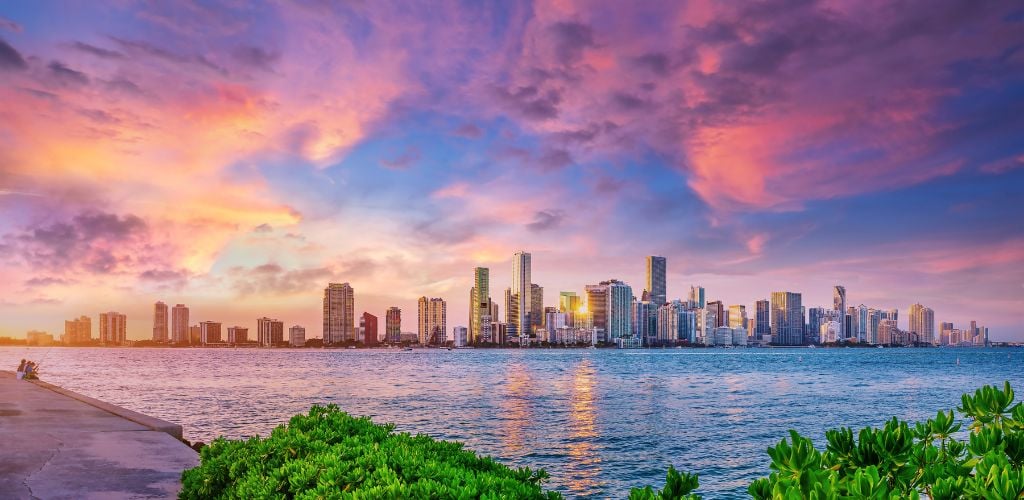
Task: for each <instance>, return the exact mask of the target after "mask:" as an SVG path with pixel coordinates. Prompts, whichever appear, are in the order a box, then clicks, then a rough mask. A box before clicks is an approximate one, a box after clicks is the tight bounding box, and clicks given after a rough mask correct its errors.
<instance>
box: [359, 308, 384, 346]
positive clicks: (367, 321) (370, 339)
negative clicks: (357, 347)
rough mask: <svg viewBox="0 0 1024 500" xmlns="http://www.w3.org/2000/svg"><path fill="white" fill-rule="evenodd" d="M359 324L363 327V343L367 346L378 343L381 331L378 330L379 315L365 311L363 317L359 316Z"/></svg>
mask: <svg viewBox="0 0 1024 500" xmlns="http://www.w3.org/2000/svg"><path fill="white" fill-rule="evenodd" d="M359 326H361V327H362V328H363V344H365V345H367V346H375V345H377V339H378V335H380V332H379V331H378V330H377V317H376V316H374V315H372V314H370V313H368V312H364V313H363V315H362V317H360V318H359Z"/></svg>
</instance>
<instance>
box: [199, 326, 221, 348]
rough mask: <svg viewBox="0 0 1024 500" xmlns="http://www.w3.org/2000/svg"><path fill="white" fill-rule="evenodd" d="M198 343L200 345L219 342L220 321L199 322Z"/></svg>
mask: <svg viewBox="0 0 1024 500" xmlns="http://www.w3.org/2000/svg"><path fill="white" fill-rule="evenodd" d="M199 343H200V344H202V345H207V344H219V343H220V323H217V322H216V321H203V322H202V323H199Z"/></svg>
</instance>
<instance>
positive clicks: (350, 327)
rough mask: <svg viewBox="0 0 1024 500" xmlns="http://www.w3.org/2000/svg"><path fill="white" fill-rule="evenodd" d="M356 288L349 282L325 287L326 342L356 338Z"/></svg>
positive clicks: (332, 342) (338, 342)
mask: <svg viewBox="0 0 1024 500" xmlns="http://www.w3.org/2000/svg"><path fill="white" fill-rule="evenodd" d="M355 295H356V293H355V290H353V289H352V287H351V286H350V285H349V284H348V283H329V284H328V285H327V288H324V332H323V335H324V344H341V343H343V342H346V341H349V340H351V341H355V340H356V313H355V301H356V298H355Z"/></svg>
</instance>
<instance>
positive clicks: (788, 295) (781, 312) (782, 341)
mask: <svg viewBox="0 0 1024 500" xmlns="http://www.w3.org/2000/svg"><path fill="white" fill-rule="evenodd" d="M800 302H801V297H800V294H799V293H793V292H772V304H771V305H772V314H771V321H772V343H774V344H777V345H800V343H801V342H803V338H802V333H803V329H804V319H803V314H802V313H801V311H802V307H803V306H802V305H801V303H800Z"/></svg>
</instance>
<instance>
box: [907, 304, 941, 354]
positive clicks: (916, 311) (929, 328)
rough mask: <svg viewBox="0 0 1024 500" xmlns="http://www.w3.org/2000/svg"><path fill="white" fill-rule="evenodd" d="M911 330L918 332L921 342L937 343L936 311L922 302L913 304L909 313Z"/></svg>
mask: <svg viewBox="0 0 1024 500" xmlns="http://www.w3.org/2000/svg"><path fill="white" fill-rule="evenodd" d="M907 314H908V315H909V318H910V328H909V329H910V331H911V332H913V333H916V334H917V336H918V338H919V339H920V341H921V342H926V343H929V344H935V311H932V310H931V308H929V307H925V306H923V305H921V304H913V305H911V306H910V311H908V313H907Z"/></svg>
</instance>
